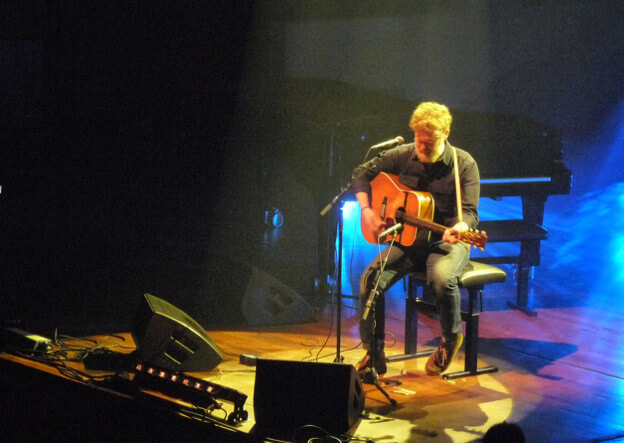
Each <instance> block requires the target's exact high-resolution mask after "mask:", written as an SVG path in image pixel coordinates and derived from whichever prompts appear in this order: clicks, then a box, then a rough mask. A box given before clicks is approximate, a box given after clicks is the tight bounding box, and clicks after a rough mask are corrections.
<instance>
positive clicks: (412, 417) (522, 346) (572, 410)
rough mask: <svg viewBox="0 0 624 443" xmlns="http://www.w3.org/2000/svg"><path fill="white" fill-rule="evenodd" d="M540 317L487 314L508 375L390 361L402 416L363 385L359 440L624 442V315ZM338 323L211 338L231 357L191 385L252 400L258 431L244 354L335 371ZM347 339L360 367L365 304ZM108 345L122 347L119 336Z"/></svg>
mask: <svg viewBox="0 0 624 443" xmlns="http://www.w3.org/2000/svg"><path fill="white" fill-rule="evenodd" d="M510 289H511V286H510V285H508V284H503V285H500V287H499V289H496V290H493V291H490V294H489V296H490V303H491V305H490V307H494V308H496V306H494V305H496V299H497V298H500V297H503V298H508V296H509V294H510ZM350 303H353V300H346V302H345V304H346V305H349V304H350ZM492 303H493V304H492ZM486 307H487V306H486ZM388 308H389V309H388V321H387V332H388V333H387V346H388V347H387V354H388V355H393V354H401V353H402V350H403V346H404V338H403V315H404V313H403V308H402V300H400V299H391V300H389V301H388ZM537 311H538V315H537V316H536V317H529V316H527V315H525V314H523V313H522V312H519V311H515V310H509V309H494V310H489V311H485V312H483V313H482V314H481V324H480V337H481V339H480V343H479V346H480V348H479V364H480V366H482V365H495V366H498V367H499V372H497V373H493V374H484V375H479V376H474V377H467V378H462V379H457V380H453V381H446V380H444V379H442V378H441V377H431V376H427V375H426V374H425V373H424V363H425V360H426V358H419V359H414V360H407V361H401V362H392V363H389V364H388V374H387V375H386V378H393V379H399V380H401V381H402V385H400V386H386V389H387V391H388V392H389V394H390V395H391V396H392V397H393V398H394V399H395V400H396V401H397V403H398V404H397V405H396V406H392V405H391V404H390V403H389V402H388V401H387V400H386V399H385V397H383V395H382V394H381V393H380V392H379V391H378V390H377V389H376V388H375V387H374V386H372V385H364V390H365V394H366V399H365V403H366V404H365V411H366V414H365V416H363V417H362V418H361V419H360V420H359V421H358V422H357V423H356V425H355V426H353V427H352V429H351V430H350V432H349V434H350V436H351V437H352V438H353V440H352V441H374V442H415V441H425V442H465V441H475V440H478V439H480V438H481V437H482V436H483V435H484V433H485V432H486V431H487V429H489V427H490V426H492V425H494V424H496V423H500V422H502V421H508V422H514V423H518V424H519V425H520V426H521V427H522V429H523V430H524V433H525V435H526V437H527V441H529V442H558V441H561V442H576V441H579V442H580V441H596V442H598V441H621V440H624V437H623V436H624V401H623V399H624V377H623V374H624V363H623V362H624V349H623V348H622V347H621V346H618V341H619V334H617V330H618V326H619V324H620V322H621V318H620V316H618V315H615V314H614V313H611V312H609V310H608V309H599V308H593V309H592V308H589V307H561V308H548V309H538V310H537ZM335 317H336V313H335V306H334V305H333V304H332V303H331V302H330V301H329V300H328V302H327V303H326V305H325V307H324V309H323V310H322V312H319V313H318V321H315V322H311V323H305V324H294V325H284V326H263V327H255V328H245V329H244V330H243V329H236V330H234V329H232V330H210V331H208V334H209V336H210V337H211V338H212V339H213V340H214V341H215V343H216V344H217V345H218V346H219V347H220V348H221V349H222V350H223V352H224V354H225V355H226V359H225V361H223V362H222V363H221V364H219V365H218V366H217V367H216V368H215V369H213V370H212V371H210V372H206V373H195V374H193V375H195V376H197V377H200V378H202V379H205V380H209V381H211V382H213V383H217V384H219V385H222V386H226V387H229V388H233V389H236V390H239V391H241V392H243V393H245V394H247V395H248V399H247V402H246V404H245V409H246V410H247V411H248V412H249V419H248V420H247V421H244V422H242V423H239V424H238V425H237V427H238V429H239V430H240V431H241V432H244V433H247V432H250V430H251V429H252V427H253V426H254V408H253V405H254V398H253V393H254V383H255V370H254V368H253V367H250V366H245V365H242V364H241V363H240V362H239V356H240V355H241V354H255V355H257V356H259V357H261V358H270V359H284V360H294V361H318V362H334V359H335V357H336V324H335ZM419 324H420V329H419V331H420V337H419V341H420V343H421V345H422V346H425V347H426V346H430V345H432V344H433V343H434V342H435V337H436V335H437V331H438V328H439V326H438V322H437V321H436V320H434V319H432V318H429V317H426V316H421V317H420V320H419ZM341 329H342V333H341V344H342V346H341V348H342V350H341V356H342V357H343V359H344V363H346V364H354V365H355V364H356V363H357V361H358V360H359V359H360V358H361V357H362V355H363V350H362V348H361V345H360V343H359V339H358V331H357V317H356V315H355V306H343V312H342V328H341ZM121 336H122V337H125V342H124V343H123V345H124V346H130V347H132V346H133V345H132V339H131V338H130V335H129V334H128V333H123V334H121ZM103 343H109V344H113V345H119V344H121V343H120V341H119V338H118V337H114V336H111V337H107V338H104V341H103ZM463 357H464V354H463V348H462V351H460V355H459V358H458V360H457V361H455V362H454V363H453V365H452V366H451V368H450V370H451V371H452V370H461V369H462V368H463Z"/></svg>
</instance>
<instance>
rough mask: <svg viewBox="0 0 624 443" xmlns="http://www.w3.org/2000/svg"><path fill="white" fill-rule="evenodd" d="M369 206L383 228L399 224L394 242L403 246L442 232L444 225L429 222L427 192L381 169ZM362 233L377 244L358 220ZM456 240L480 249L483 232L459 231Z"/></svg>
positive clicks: (484, 237)
mask: <svg viewBox="0 0 624 443" xmlns="http://www.w3.org/2000/svg"><path fill="white" fill-rule="evenodd" d="M371 188H372V195H371V203H370V205H371V208H372V210H373V211H375V213H376V214H377V215H378V216H379V218H381V220H383V221H384V222H385V224H386V226H387V227H391V226H393V225H396V224H397V223H401V224H403V229H402V230H401V232H400V234H399V236H398V238H397V241H398V242H399V243H400V244H401V245H403V246H412V245H414V244H422V243H425V242H427V241H428V240H429V235H430V233H431V232H437V233H440V234H442V233H444V231H445V230H446V229H447V227H446V226H443V225H440V224H438V223H435V222H433V221H432V220H433V211H434V209H435V203H434V201H433V196H432V195H431V194H430V193H428V192H422V191H414V190H413V189H411V188H409V187H408V186H405V185H403V184H401V183H400V182H399V180H398V177H397V176H396V175H393V174H387V173H385V172H381V173H380V174H379V175H378V176H377V177H375V179H374V180H373V181H372V182H371ZM361 226H362V233H363V234H364V238H365V239H366V241H368V242H369V243H373V244H377V235H376V234H375V233H374V232H372V231H370V230H369V229H368V228H367V227H366V226H365V223H364V220H363V219H362V220H361ZM380 240H381V242H382V243H388V242H389V241H391V240H392V235H390V234H388V235H386V236H385V238H383V239H380ZM459 240H460V241H462V242H464V243H468V244H470V245H472V246H474V247H478V248H481V249H483V248H484V247H485V245H486V244H487V234H486V233H485V231H481V232H479V231H473V230H470V231H466V232H461V233H460V234H459Z"/></svg>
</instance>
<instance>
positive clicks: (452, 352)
mask: <svg viewBox="0 0 624 443" xmlns="http://www.w3.org/2000/svg"><path fill="white" fill-rule="evenodd" d="M463 341H464V336H463V335H462V334H461V333H460V334H457V338H455V340H445V339H444V337H442V339H441V340H440V345H439V346H438V349H436V351H435V352H434V353H433V354H432V355H431V356H430V357H429V359H428V360H427V364H426V365H425V372H426V373H427V375H440V374H441V373H443V372H444V371H446V370H447V369H448V367H449V365H450V364H451V361H453V359H454V358H455V356H456V355H457V351H459V348H460V346H461V344H462V342H463Z"/></svg>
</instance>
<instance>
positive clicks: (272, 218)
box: [264, 208, 284, 228]
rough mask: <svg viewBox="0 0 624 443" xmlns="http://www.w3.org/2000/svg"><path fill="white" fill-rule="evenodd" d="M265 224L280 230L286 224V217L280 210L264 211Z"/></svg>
mask: <svg viewBox="0 0 624 443" xmlns="http://www.w3.org/2000/svg"><path fill="white" fill-rule="evenodd" d="M264 224H266V225H267V226H272V227H274V228H279V227H281V226H282V225H283V224H284V216H283V215H282V211H280V210H279V209H278V208H271V209H268V210H266V211H264Z"/></svg>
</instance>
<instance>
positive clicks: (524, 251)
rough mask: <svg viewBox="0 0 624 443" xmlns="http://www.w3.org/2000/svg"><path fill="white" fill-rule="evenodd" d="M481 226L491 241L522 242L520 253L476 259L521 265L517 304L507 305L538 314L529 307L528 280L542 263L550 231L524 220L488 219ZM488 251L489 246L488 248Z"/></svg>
mask: <svg viewBox="0 0 624 443" xmlns="http://www.w3.org/2000/svg"><path fill="white" fill-rule="evenodd" d="M478 229H479V230H480V231H485V232H487V236H488V243H503V242H519V243H520V254H519V255H517V256H491V257H477V258H473V261H478V262H481V263H488V264H503V263H505V264H507V263H509V264H515V265H517V266H518V273H517V276H516V281H517V283H518V285H517V289H516V304H514V303H511V302H509V303H508V305H509V306H511V307H512V308H514V309H519V310H521V311H523V312H524V313H526V314H528V315H531V316H535V315H537V314H536V313H535V311H533V310H531V309H529V307H528V298H529V279H530V275H531V268H532V267H533V266H538V265H539V264H540V242H541V241H542V240H546V239H547V238H548V231H547V230H546V229H544V228H543V227H542V226H540V225H538V224H536V223H530V222H527V221H524V220H488V221H482V222H481V223H479V227H478ZM486 250H487V249H486Z"/></svg>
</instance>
